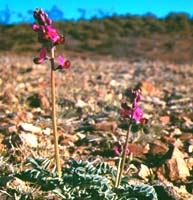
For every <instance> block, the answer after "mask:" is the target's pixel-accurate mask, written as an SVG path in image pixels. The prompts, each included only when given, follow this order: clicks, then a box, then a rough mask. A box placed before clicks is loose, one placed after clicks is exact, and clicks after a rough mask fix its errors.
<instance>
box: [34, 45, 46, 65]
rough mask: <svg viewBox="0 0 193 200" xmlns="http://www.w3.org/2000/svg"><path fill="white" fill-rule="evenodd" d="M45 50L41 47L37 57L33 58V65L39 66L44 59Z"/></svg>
mask: <svg viewBox="0 0 193 200" xmlns="http://www.w3.org/2000/svg"><path fill="white" fill-rule="evenodd" d="M46 54H47V49H46V48H45V47H42V48H41V49H40V52H39V56H38V57H37V58H34V63H35V64H41V63H42V62H43V61H44V60H45V59H46Z"/></svg>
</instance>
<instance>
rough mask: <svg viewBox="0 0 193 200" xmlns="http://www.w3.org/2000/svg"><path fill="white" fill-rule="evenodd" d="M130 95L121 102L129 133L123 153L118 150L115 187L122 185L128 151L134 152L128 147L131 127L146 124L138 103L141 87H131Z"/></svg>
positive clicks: (122, 113) (122, 114)
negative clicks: (135, 124)
mask: <svg viewBox="0 0 193 200" xmlns="http://www.w3.org/2000/svg"><path fill="white" fill-rule="evenodd" d="M126 96H128V102H129V104H128V102H126V100H124V101H123V102H122V104H121V107H122V110H121V117H122V118H124V119H125V120H126V122H127V124H128V128H127V134H126V138H125V142H124V145H123V147H122V151H121V153H119V152H118V155H120V157H119V163H118V167H117V175H116V179H115V187H116V188H118V187H119V186H120V185H121V178H122V174H123V172H124V168H125V162H126V157H127V155H128V153H131V155H132V152H130V151H129V149H128V143H129V138H130V135H131V128H132V125H133V124H134V123H140V124H145V122H146V119H145V118H143V111H142V110H141V108H140V107H139V105H138V102H139V101H140V100H141V93H140V90H139V89H131V90H130V91H128V93H127V94H126ZM116 198H117V197H116V196H114V198H113V200H115V199H116Z"/></svg>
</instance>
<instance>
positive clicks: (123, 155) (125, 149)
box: [116, 123, 131, 187]
mask: <svg viewBox="0 0 193 200" xmlns="http://www.w3.org/2000/svg"><path fill="white" fill-rule="evenodd" d="M130 129H131V123H129V128H128V130H127V135H126V140H125V144H124V148H123V153H122V158H121V166H120V171H119V175H118V179H117V184H116V187H119V185H120V182H121V177H122V174H123V170H124V166H125V160H126V155H127V154H126V152H127V149H128V148H127V146H128V141H129V137H130Z"/></svg>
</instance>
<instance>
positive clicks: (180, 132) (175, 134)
mask: <svg viewBox="0 0 193 200" xmlns="http://www.w3.org/2000/svg"><path fill="white" fill-rule="evenodd" d="M181 134H182V131H181V130H180V129H179V128H175V129H174V131H173V132H172V133H171V136H179V135H181Z"/></svg>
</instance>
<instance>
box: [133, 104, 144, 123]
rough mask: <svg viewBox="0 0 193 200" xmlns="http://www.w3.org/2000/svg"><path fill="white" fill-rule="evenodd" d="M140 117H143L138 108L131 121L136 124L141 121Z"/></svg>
mask: <svg viewBox="0 0 193 200" xmlns="http://www.w3.org/2000/svg"><path fill="white" fill-rule="evenodd" d="M142 117H143V111H142V110H141V108H139V107H137V108H135V110H134V113H133V119H134V120H135V121H137V122H138V121H140V120H141V118H142Z"/></svg>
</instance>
